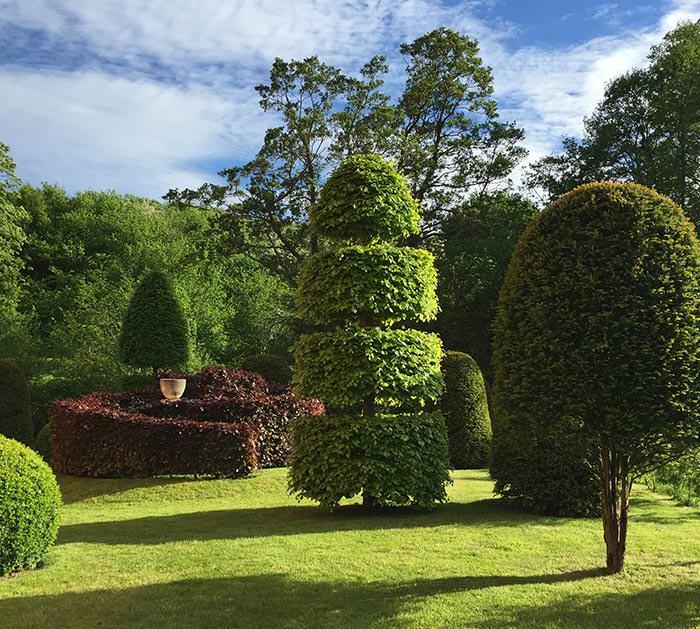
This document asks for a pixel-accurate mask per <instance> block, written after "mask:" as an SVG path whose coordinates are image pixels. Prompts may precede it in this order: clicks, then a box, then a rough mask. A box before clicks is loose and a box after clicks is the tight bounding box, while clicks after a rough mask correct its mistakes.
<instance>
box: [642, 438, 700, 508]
mask: <svg viewBox="0 0 700 629" xmlns="http://www.w3.org/2000/svg"><path fill="white" fill-rule="evenodd" d="M644 480H645V482H646V483H647V485H649V487H651V488H652V489H653V490H654V491H661V492H664V493H667V494H669V495H670V496H672V497H673V498H675V499H676V500H678V501H679V502H681V503H682V504H685V505H695V506H697V505H700V450H695V451H694V452H691V453H690V454H688V455H687V456H684V457H682V458H680V459H678V460H676V461H673V462H671V463H667V464H666V465H664V466H663V467H660V468H659V469H658V470H654V471H653V472H651V473H649V474H648V475H647V476H646V477H645V479H644Z"/></svg>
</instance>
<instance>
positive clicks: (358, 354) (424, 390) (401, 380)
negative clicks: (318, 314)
mask: <svg viewBox="0 0 700 629" xmlns="http://www.w3.org/2000/svg"><path fill="white" fill-rule="evenodd" d="M441 358H442V343H441V342H440V338H439V337H438V336H437V335H435V334H428V333H426V332H420V331H418V330H393V329H389V330H383V329H381V328H378V327H371V328H363V327H360V326H359V325H349V326H347V327H343V328H338V329H336V330H333V331H332V332H314V333H312V334H305V335H303V336H302V337H301V338H300V340H299V341H298V342H297V344H296V346H295V348H294V359H295V361H296V372H295V380H296V384H297V387H298V391H299V393H300V394H301V395H308V396H312V397H319V398H321V399H322V400H324V401H325V402H326V403H328V404H329V405H330V406H332V407H335V408H357V407H358V405H359V404H360V402H361V401H362V400H363V399H364V398H365V397H367V396H369V395H372V396H374V397H375V398H376V402H377V404H379V406H381V407H383V408H397V407H409V408H415V407H419V406H422V405H423V404H424V403H425V402H430V401H437V400H438V398H439V397H440V394H441V393H442V389H443V382H442V374H441V372H440V359H441Z"/></svg>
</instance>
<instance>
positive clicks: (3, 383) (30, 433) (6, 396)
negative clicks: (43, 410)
mask: <svg viewBox="0 0 700 629" xmlns="http://www.w3.org/2000/svg"><path fill="white" fill-rule="evenodd" d="M0 435H5V436H6V437H9V438H10V439H16V440H17V441H21V442H22V443H25V444H27V445H29V444H31V443H32V441H33V439H34V429H33V427H32V415H31V409H30V402H29V387H28V386H27V379H26V378H25V376H24V374H23V373H22V372H21V371H20V370H19V369H17V367H15V366H14V365H13V364H12V363H9V362H7V361H4V360H0Z"/></svg>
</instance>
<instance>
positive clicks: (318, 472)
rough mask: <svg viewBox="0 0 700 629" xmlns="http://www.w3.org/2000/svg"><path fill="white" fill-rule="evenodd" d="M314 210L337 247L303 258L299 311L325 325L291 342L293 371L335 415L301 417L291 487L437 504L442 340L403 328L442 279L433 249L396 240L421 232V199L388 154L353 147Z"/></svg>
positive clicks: (324, 499) (305, 391) (423, 311)
mask: <svg viewBox="0 0 700 629" xmlns="http://www.w3.org/2000/svg"><path fill="white" fill-rule="evenodd" d="M310 218H311V225H312V228H313V229H314V231H315V232H316V234H318V235H319V236H321V237H324V238H327V239H328V240H329V241H330V243H331V245H330V246H329V248H328V249H327V250H325V251H322V252H321V253H317V254H315V255H313V256H311V258H310V259H309V261H308V263H307V265H306V266H305V268H304V270H303V272H302V274H301V277H300V281H299V286H298V290H297V295H296V302H297V312H298V314H299V315H300V316H301V317H302V318H305V319H307V320H308V321H310V322H312V323H315V324H326V329H324V330H323V331H319V332H313V333H311V334H305V335H302V336H301V337H300V339H299V341H298V342H297V344H296V345H295V347H294V358H295V361H296V370H295V374H294V381H295V385H296V387H297V390H298V391H299V392H300V393H301V394H302V395H309V396H314V397H319V398H321V399H323V400H324V401H325V402H326V403H327V404H328V407H329V413H328V415H327V416H324V417H310V418H305V419H303V420H300V421H299V422H297V424H296V425H295V427H294V430H293V438H292V443H293V448H292V456H291V458H290V481H289V485H290V489H291V490H292V491H293V492H295V493H297V494H298V495H300V496H303V497H306V498H311V499H313V500H317V501H318V502H320V503H321V505H323V506H327V507H331V508H332V507H335V506H336V505H337V504H338V502H339V501H340V500H341V499H342V498H351V497H353V496H355V495H356V494H358V493H362V494H363V499H364V500H363V501H364V504H365V505H369V506H375V505H376V506H383V505H417V506H422V507H429V506H432V505H434V504H435V503H436V502H441V501H443V500H445V499H446V493H445V485H446V483H448V482H449V474H448V466H449V463H448V457H447V436H446V430H445V424H444V421H443V420H442V417H441V416H440V415H439V414H437V415H436V414H435V413H429V412H425V407H426V405H430V404H434V403H435V402H436V401H437V400H438V399H439V397H440V394H441V393H442V389H443V380H442V374H441V372H440V360H441V358H442V344H441V342H440V339H439V337H437V336H436V335H434V334H429V333H427V332H421V331H418V330H412V329H405V328H404V327H403V326H405V325H406V324H407V322H409V321H410V320H418V321H429V320H431V319H433V318H434V317H435V315H436V313H437V309H438V304H437V298H436V295H435V289H436V283H437V280H436V274H435V269H434V266H433V256H432V255H431V254H430V253H429V252H428V251H424V250H422V249H411V248H408V247H401V246H398V245H397V244H396V242H397V241H398V240H400V239H402V238H405V237H407V236H410V235H412V234H415V233H417V232H418V221H419V213H418V205H417V204H416V202H415V201H414V199H413V198H412V197H411V194H410V190H409V187H408V184H407V183H406V181H405V180H404V179H403V177H401V176H400V175H399V173H398V172H397V171H396V169H395V168H394V167H393V166H392V165H391V164H389V163H387V162H385V161H383V160H382V159H381V158H380V157H378V156H376V155H356V156H354V157H350V158H348V159H347V160H345V161H344V162H343V163H342V164H341V165H340V166H339V167H338V168H337V169H336V170H335V172H334V173H333V174H332V175H331V176H330V178H329V180H328V182H327V183H326V184H325V186H324V187H323V189H322V191H321V195H320V200H319V203H317V204H316V205H315V206H313V207H312V208H311V213H310ZM395 325H400V326H402V327H393V326H395ZM328 328H331V329H328Z"/></svg>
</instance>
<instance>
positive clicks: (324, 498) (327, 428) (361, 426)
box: [289, 413, 451, 508]
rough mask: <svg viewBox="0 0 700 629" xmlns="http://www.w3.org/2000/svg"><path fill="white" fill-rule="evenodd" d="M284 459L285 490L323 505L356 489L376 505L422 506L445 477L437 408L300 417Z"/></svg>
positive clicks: (440, 498) (441, 496)
mask: <svg viewBox="0 0 700 629" xmlns="http://www.w3.org/2000/svg"><path fill="white" fill-rule="evenodd" d="M290 465H291V467H290V482H289V485H290V489H291V491H293V492H295V493H297V494H298V495H299V496H300V497H303V498H309V499H311V500H317V501H318V502H320V503H321V505H322V506H324V507H328V508H334V507H336V506H337V505H338V503H339V502H340V501H341V500H342V499H343V498H352V497H354V496H356V495H357V494H359V493H360V492H362V491H365V492H368V493H369V494H370V495H372V496H373V498H374V500H375V503H376V504H377V505H378V506H390V505H413V506H416V507H425V508H428V507H432V506H434V504H435V503H439V502H444V501H445V500H446V499H447V495H446V492H445V486H446V485H447V484H448V483H449V482H451V481H450V476H449V472H448V467H449V463H448V452H447V438H446V433H445V423H444V420H443V419H442V416H441V415H440V414H439V413H417V414H413V415H411V414H404V415H374V416H369V417H358V416H356V415H351V416H346V415H331V416H320V417H312V416H306V417H301V418H299V419H298V420H296V422H295V423H294V425H293V428H292V454H291V457H290Z"/></svg>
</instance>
